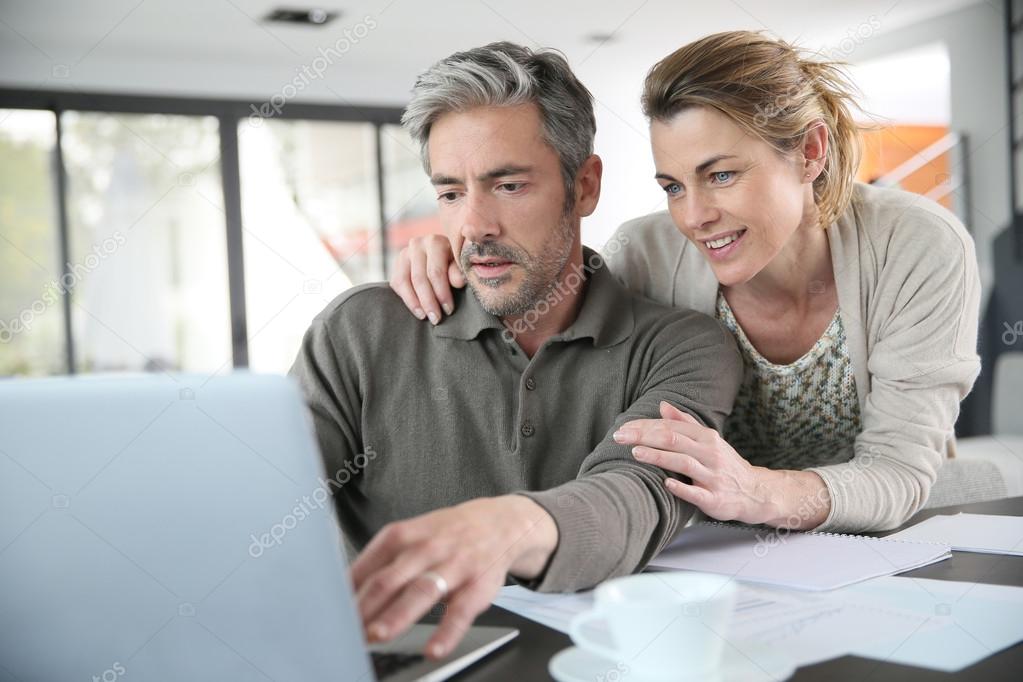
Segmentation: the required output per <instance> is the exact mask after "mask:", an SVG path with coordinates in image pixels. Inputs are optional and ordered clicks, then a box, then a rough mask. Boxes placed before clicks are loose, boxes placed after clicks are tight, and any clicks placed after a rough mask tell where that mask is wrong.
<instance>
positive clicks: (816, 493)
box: [757, 467, 831, 530]
mask: <svg viewBox="0 0 1023 682" xmlns="http://www.w3.org/2000/svg"><path fill="white" fill-rule="evenodd" d="M757 477H758V479H759V481H758V487H759V489H760V492H761V494H760V495H758V496H757V497H758V498H759V499H761V500H763V502H762V503H761V509H760V510H759V513H758V514H757V516H759V517H760V521H758V523H764V524H767V525H768V526H772V527H774V528H788V529H791V530H810V529H812V528H816V527H817V526H819V525H821V524H822V523H824V521H825V520H826V519H827V518H828V513H829V512H830V511H831V495H830V494H829V493H828V488H827V486H826V485H825V484H824V479H822V478H821V477H820V476H818V475H817V474H815V473H814V472H812V471H793V470H790V469H766V468H763V467H757Z"/></svg>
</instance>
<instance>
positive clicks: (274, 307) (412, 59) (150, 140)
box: [0, 0, 1023, 435]
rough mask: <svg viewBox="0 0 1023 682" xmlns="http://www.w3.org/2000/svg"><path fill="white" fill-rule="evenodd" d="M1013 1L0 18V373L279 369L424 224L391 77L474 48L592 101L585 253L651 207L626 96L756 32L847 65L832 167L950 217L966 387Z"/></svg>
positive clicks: (989, 249)
mask: <svg viewBox="0 0 1023 682" xmlns="http://www.w3.org/2000/svg"><path fill="white" fill-rule="evenodd" d="M1021 15H1023V3H1014V2H1011V1H1008V0H1006V1H999V0H989V1H984V2H977V1H970V0H877V1H875V0H862V1H858V2H855V3H850V2H821V1H819V0H818V1H817V2H806V1H797V0H772V1H768V0H741V1H730V2H722V3H716V4H714V3H696V2H683V1H680V0H646V1H643V0H622V1H620V2H592V1H588V2H581V1H578V2H577V1H566V2H550V1H547V2H537V1H535V0H519V1H518V2H515V3H497V2H493V1H492V0H465V1H464V2H456V1H453V0H440V1H433V2H428V3H424V2H415V1H413V0H380V1H364V0H338V2H336V3H330V4H328V5H322V6H320V5H316V6H301V5H279V4H278V3H277V2H275V1H273V0H174V1H170V0H103V1H102V2H101V1H99V0H75V1H73V2H72V1H71V0H40V1H34V2H28V1H24V2H16V1H12V0H3V1H2V2H0V376H15V375H19V376H21V375H50V374H65V373H89V372H109V371H168V372H173V371H189V372H199V373H208V374H214V373H219V372H226V371H229V370H230V369H231V368H232V367H242V366H248V367H251V368H253V369H255V370H258V371H267V372H284V371H286V370H287V368H288V367H289V366H290V364H291V362H292V360H293V359H294V356H295V353H296V351H297V348H298V345H299V342H300V340H301V336H302V334H303V332H304V331H305V329H306V327H307V325H308V323H309V321H310V320H311V318H312V317H313V316H314V315H315V314H316V313H317V312H319V311H320V310H321V309H322V308H323V306H324V305H325V304H326V303H327V302H328V301H329V300H330V299H332V298H333V297H334V296H336V295H337V294H338V293H340V292H342V291H344V290H345V289H347V288H348V287H351V286H353V285H356V284H360V283H363V282H369V281H375V280H381V279H385V278H386V277H387V276H388V269H389V267H390V266H391V264H392V261H393V258H394V256H395V254H396V253H397V251H398V250H399V249H400V248H401V247H402V246H403V245H404V244H405V243H406V242H407V240H408V239H409V238H410V237H412V236H414V235H418V234H425V233H430V232H437V231H439V224H438V223H437V221H436V219H435V210H436V206H435V199H434V197H433V194H432V192H431V189H430V187H429V184H428V182H427V178H426V176H425V174H424V173H423V171H422V169H421V166H420V164H419V157H418V150H417V149H416V148H414V146H413V145H412V143H411V142H410V140H409V139H408V137H407V136H406V135H405V134H404V132H403V131H402V129H401V128H400V126H399V125H398V121H399V118H400V115H401V110H402V107H403V105H404V104H405V102H406V101H407V97H408V93H409V89H410V87H411V86H412V83H413V81H414V79H415V77H416V75H417V74H418V73H419V72H420V71H422V70H423V69H425V68H426V67H427V66H429V65H430V64H431V63H433V62H434V61H436V60H437V59H440V58H442V57H445V56H447V55H448V54H450V53H451V52H454V51H456V50H459V49H465V48H469V47H473V46H476V45H480V44H484V43H487V42H490V41H494V40H511V41H515V42H519V43H522V44H525V45H528V46H532V47H541V46H543V47H555V48H558V49H560V50H561V51H562V52H564V53H565V55H566V56H567V57H568V59H569V61H570V63H571V64H572V66H573V68H574V69H575V70H576V72H577V74H578V75H579V76H580V78H581V79H582V80H583V82H584V83H585V84H586V85H587V86H588V87H589V88H590V89H591V91H592V92H593V94H594V96H595V98H596V112H597V126H598V132H597V142H596V151H597V153H598V154H600V155H601V156H602V157H603V159H604V163H605V180H604V189H603V195H602V199H601V202H600V206H599V208H598V210H597V212H596V214H595V215H594V216H593V217H592V218H589V219H587V220H586V221H585V222H584V224H583V239H584V242H585V243H587V244H589V245H591V246H593V247H595V248H599V247H600V246H601V245H602V244H603V243H604V242H605V241H606V240H607V239H608V238H609V237H610V235H611V234H612V233H613V232H614V230H615V228H616V227H617V226H618V225H619V224H620V223H621V222H623V221H625V220H628V219H630V218H633V217H636V216H639V215H642V214H645V213H649V212H651V211H655V210H660V209H662V208H663V203H664V199H663V193H662V192H661V191H660V190H659V188H658V187H657V185H656V183H655V182H654V181H653V179H652V177H653V163H652V161H651V157H650V152H649V147H648V139H647V126H646V121H645V120H644V118H643V116H642V114H641V112H640V108H639V93H640V87H641V83H642V80H643V77H644V75H645V74H646V71H647V69H649V67H650V66H651V65H653V64H654V62H656V61H657V60H658V59H660V58H661V57H663V56H665V55H666V54H668V53H669V52H671V51H673V50H674V49H676V48H678V47H680V46H681V45H683V44H684V43H686V42H689V41H691V40H694V39H696V38H699V37H701V36H703V35H706V34H708V33H713V32H717V31H723V30H732V29H753V30H764V31H767V32H769V33H770V34H772V35H775V36H777V37H781V38H783V39H786V40H789V41H793V42H795V43H797V44H798V45H800V46H802V47H804V48H806V49H808V50H811V51H813V52H816V53H818V55H819V57H820V58H821V59H830V60H839V61H845V62H848V63H849V65H850V66H849V73H850V75H851V76H852V79H853V81H854V82H855V83H856V84H857V85H858V86H859V88H860V90H861V91H862V98H861V105H862V111H861V112H859V116H860V120H861V122H862V123H863V125H864V128H865V131H866V132H865V138H864V152H865V154H864V160H863V163H862V167H861V169H860V179H861V180H863V181H865V182H875V183H879V184H884V185H894V186H901V187H903V188H904V189H907V190H909V191H912V192H918V193H920V194H923V195H926V196H928V197H930V198H931V199H933V200H935V201H938V202H940V203H942V204H943V205H945V206H946V207H947V208H949V209H950V210H952V211H954V212H955V213H957V214H958V215H959V216H960V218H961V219H962V220H963V222H964V223H965V224H966V226H967V227H968V229H969V230H970V232H971V233H972V234H973V236H974V238H975V240H976V243H977V254H978V259H979V262H980V268H981V272H982V277H983V283H984V302H983V306H984V308H983V312H984V320H985V321H984V328H983V330H982V335H981V336H982V338H981V346H982V347H981V351H982V355H983V356H984V359H985V374H984V376H982V378H981V381H980V382H979V383H978V388H977V390H976V391H975V394H974V396H972V397H971V399H970V402H968V403H967V404H966V405H965V406H964V414H963V418H962V419H961V422H960V428H959V430H960V431H961V433H962V434H967V435H969V434H980V433H987V432H988V431H989V429H990V405H989V401H990V394H991V390H992V389H991V374H992V372H991V367H992V366H993V363H994V362H995V360H996V359H997V357H998V356H999V355H1001V354H1002V353H1005V352H1007V351H1010V350H1013V349H1017V350H1023V310H1021V308H1023V278H1021V275H1020V270H1021V268H1023V247H1021V246H1020V243H1021V241H1023V240H1021V239H1020V228H1019V227H1016V226H1014V224H1013V223H1014V217H1015V214H1016V209H1017V206H1018V203H1019V202H1018V201H1017V195H1018V194H1019V191H1018V189H1017V185H1018V184H1019V183H1018V182H1017V178H1018V176H1019V173H1018V172H1017V170H1016V167H1017V164H1018V154H1016V153H1015V149H1016V146H1017V145H1016V143H1015V139H1016V137H1017V135H1016V134H1015V132H1016V131H1018V130H1019V128H1020V125H1019V124H1020V121H1019V120H1018V118H1017V117H1018V116H1019V115H1020V113H1021V112H1023V99H1020V98H1019V97H1018V93H1019V92H1020V88H1019V87H1018V86H1019V82H1018V79H1020V78H1021V76H1023V68H1021V66H1020V65H1023V38H1021V37H1020V36H1021V34H1023V31H1021V26H1020V19H1019V17H1020V16H1021Z"/></svg>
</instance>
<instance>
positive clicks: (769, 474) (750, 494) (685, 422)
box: [614, 402, 831, 530]
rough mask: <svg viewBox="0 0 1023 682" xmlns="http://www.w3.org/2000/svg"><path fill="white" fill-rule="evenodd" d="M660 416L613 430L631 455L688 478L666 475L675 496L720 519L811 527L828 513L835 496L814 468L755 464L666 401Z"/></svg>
mask: <svg viewBox="0 0 1023 682" xmlns="http://www.w3.org/2000/svg"><path fill="white" fill-rule="evenodd" d="M661 417H662V418H661V419H637V420H635V421H631V422H627V423H625V424H623V425H622V427H621V428H620V429H619V430H618V431H616V432H615V434H614V438H615V441H616V442H618V443H621V444H623V445H634V446H636V447H634V448H633V449H632V452H633V457H635V458H636V459H637V460H639V461H640V462H644V463H646V464H653V465H654V466H657V467H660V468H661V469H664V470H666V471H670V472H674V473H677V474H681V475H683V476H686V477H688V478H689V479H690V480H691V483H684V482H682V481H678V480H676V479H674V478H670V477H669V478H668V479H667V480H666V481H665V485H666V486H667V488H668V490H669V491H670V492H671V493H672V494H673V495H675V496H676V497H678V498H680V499H682V500H685V501H686V502H689V503H690V504H692V505H693V506H695V507H697V508H699V509H700V511H702V512H703V513H704V514H706V515H707V516H710V517H712V518H715V519H718V520H720V521H741V522H743V523H753V524H759V523H763V524H767V525H769V526H773V527H775V528H790V529H793V530H807V529H811V528H815V527H817V526H819V525H820V524H822V523H824V521H825V520H826V519H827V517H828V512H829V511H830V509H831V498H830V496H829V495H828V489H827V487H826V486H825V485H824V481H823V479H821V477H820V476H818V475H817V474H815V473H813V472H812V471H789V470H776V469H767V468H765V467H758V466H753V465H752V464H750V463H749V462H748V461H746V460H745V459H743V457H742V456H741V455H739V453H737V452H736V451H735V449H734V448H732V446H731V445H729V444H728V442H727V441H725V439H724V438H722V437H721V435H720V434H719V433H718V432H717V431H715V430H714V429H712V428H708V427H706V426H703V425H702V424H700V423H699V422H698V421H697V420H696V419H695V418H694V417H692V416H691V415H689V414H687V413H685V412H682V411H681V410H678V409H676V408H675V407H673V406H671V405H669V404H668V403H665V402H662V403H661Z"/></svg>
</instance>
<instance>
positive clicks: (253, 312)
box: [238, 121, 384, 372]
mask: <svg viewBox="0 0 1023 682" xmlns="http://www.w3.org/2000/svg"><path fill="white" fill-rule="evenodd" d="M238 144H239V149H240V159H241V189H242V217H243V225H244V234H243V244H244V253H245V298H246V304H245V305H246V319H247V320H248V327H249V339H248V341H249V366H250V367H252V368H253V369H256V370H260V371H271V372H286V371H287V370H288V368H289V367H290V366H291V363H292V362H293V361H294V359H295V354H296V353H297V352H298V349H299V345H300V344H301V341H302V335H303V333H304V332H305V330H306V328H307V327H308V326H309V322H310V321H311V320H312V318H313V317H314V316H315V315H316V314H317V313H318V312H320V311H321V310H322V309H323V307H324V306H325V305H326V304H327V303H329V302H330V301H331V299H333V298H334V297H335V296H337V295H338V294H340V293H341V292H343V291H344V290H345V289H348V288H349V287H351V286H353V285H356V284H363V283H366V282H375V281H379V280H381V279H383V277H384V265H383V254H382V248H381V245H380V209H379V197H378V196H377V194H378V192H377V168H376V129H375V127H374V126H373V125H370V124H367V123H337V122H333V121H330V122H324V121H263V122H262V124H261V125H259V126H254V125H252V123H251V122H248V121H246V122H243V123H241V124H240V125H239V131H238Z"/></svg>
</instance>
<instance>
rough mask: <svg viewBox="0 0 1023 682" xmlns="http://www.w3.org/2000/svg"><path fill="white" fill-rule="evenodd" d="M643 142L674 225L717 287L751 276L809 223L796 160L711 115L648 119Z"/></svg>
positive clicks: (808, 189)
mask: <svg viewBox="0 0 1023 682" xmlns="http://www.w3.org/2000/svg"><path fill="white" fill-rule="evenodd" d="M650 139H651V143H652V145H653V153H654V163H655V165H656V168H657V176H656V177H657V182H658V183H660V185H661V187H662V188H663V189H664V191H665V193H666V194H667V195H668V209H669V211H670V213H671V217H672V219H673V220H674V222H675V225H676V226H677V227H678V229H679V230H680V231H681V232H682V234H683V235H685V236H686V238H688V239H689V240H690V241H691V242H693V244H695V245H696V246H697V248H699V249H700V251H701V253H703V255H704V257H705V258H706V259H707V261H708V262H709V263H710V265H711V268H713V270H714V274H715V276H716V277H717V279H718V281H719V282H720V283H721V284H722V285H724V286H733V285H737V284H743V283H745V282H748V281H749V280H750V279H752V278H753V277H754V276H755V275H756V274H757V273H759V272H760V271H761V270H763V269H764V267H765V266H767V264H768V263H770V262H771V261H772V260H773V259H774V258H775V257H776V256H777V255H778V253H779V252H781V250H782V249H783V248H784V247H785V245H786V243H787V242H788V241H789V239H790V238H792V236H793V233H794V232H795V231H796V230H797V229H798V228H799V227H800V225H801V224H804V223H805V222H806V220H807V219H808V218H812V216H811V215H810V213H811V211H812V209H813V192H812V186H811V184H810V180H811V179H812V178H808V177H807V176H806V172H807V171H806V169H805V168H804V164H803V158H802V155H801V154H798V153H794V154H791V155H787V156H786V155H782V154H779V153H778V152H777V151H776V150H775V149H774V148H773V147H771V146H770V145H768V144H767V143H766V142H764V141H762V140H760V139H759V138H757V137H756V136H754V135H751V134H749V133H747V132H746V131H745V130H743V129H742V128H741V127H739V126H738V125H737V124H736V123H734V122H733V121H732V120H731V119H730V118H728V117H727V116H725V115H724V114H722V113H720V112H718V111H717V110H714V109H711V108H708V107H691V108H689V109H685V110H683V111H682V112H680V113H678V114H677V115H675V116H674V117H673V118H672V119H671V120H670V121H656V120H655V121H653V122H652V123H651V124H650ZM795 238H796V239H798V238H799V237H798V236H796V237H795Z"/></svg>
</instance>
